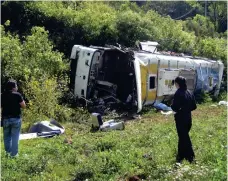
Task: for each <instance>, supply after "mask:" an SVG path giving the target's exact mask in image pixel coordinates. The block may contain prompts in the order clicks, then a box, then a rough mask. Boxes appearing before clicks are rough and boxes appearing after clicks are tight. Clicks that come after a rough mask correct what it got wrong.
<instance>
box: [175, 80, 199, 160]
mask: <svg viewBox="0 0 228 181" xmlns="http://www.w3.org/2000/svg"><path fill="white" fill-rule="evenodd" d="M175 86H176V88H177V89H178V90H177V91H176V93H175V95H174V99H173V103H172V105H171V108H172V110H173V111H174V112H176V114H175V115H174V117H175V122H176V129H177V134H178V138H179V141H178V154H177V158H176V159H177V160H176V161H177V162H178V163H180V162H181V161H182V160H183V159H186V160H188V161H189V162H190V163H191V162H193V160H194V158H195V154H194V151H193V148H192V143H191V140H190V137H189V134H188V133H189V131H190V129H191V126H192V115H191V111H193V110H195V109H196V103H195V98H194V95H193V94H191V93H190V92H189V91H188V90H187V85H186V80H185V78H184V77H181V76H179V77H177V78H176V79H175Z"/></svg>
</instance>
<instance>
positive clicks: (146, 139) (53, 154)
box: [1, 103, 227, 181]
mask: <svg viewBox="0 0 228 181" xmlns="http://www.w3.org/2000/svg"><path fill="white" fill-rule="evenodd" d="M210 105H211V103H210V104H205V105H201V106H199V107H198V109H197V110H196V111H194V112H193V126H192V130H191V132H190V136H191V138H192V142H193V146H194V150H195V154H196V159H197V163H196V164H193V165H189V164H188V163H187V162H184V164H183V165H182V166H181V167H177V168H176V167H175V154H176V150H177V135H176V130H175V125H174V120H173V117H172V116H168V117H165V116H164V115H161V114H160V113H155V112H153V111H151V112H148V113H146V114H143V115H142V119H141V120H131V121H129V122H126V128H125V130H123V131H112V132H96V133H91V132H89V130H90V127H89V126H88V125H86V124H79V123H76V122H71V123H70V122H68V123H65V124H64V126H65V127H66V133H65V134H64V135H61V136H59V137H55V138H50V139H42V138H40V139H34V140H22V141H21V144H20V157H18V158H17V159H7V158H6V157H5V155H4V152H3V146H2V148H1V151H2V155H1V160H2V161H1V165H2V180H7V181H9V180H53V181H54V180H55V181H57V180H61V181H62V180H75V181H79V180H86V179H88V180H99V181H102V180H104V181H105V180H115V181H116V180H119V181H120V180H126V179H129V178H130V177H133V176H137V177H139V178H141V179H144V180H161V181H162V180H191V181H198V180H200V181H204V180H205V181H210V180H226V178H227V175H226V173H227V172H226V171H227V170H226V152H227V142H226V141H227V140H226V136H227V135H226V131H227V130H226V107H211V106H210ZM18 165H20V166H18Z"/></svg>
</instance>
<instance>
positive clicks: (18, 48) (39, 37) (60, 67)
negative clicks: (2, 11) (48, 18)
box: [1, 26, 66, 82]
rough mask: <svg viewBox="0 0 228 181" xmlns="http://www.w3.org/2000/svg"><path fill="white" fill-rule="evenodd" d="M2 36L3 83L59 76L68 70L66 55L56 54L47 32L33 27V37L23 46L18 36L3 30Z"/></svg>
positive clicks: (25, 41)
mask: <svg viewBox="0 0 228 181" xmlns="http://www.w3.org/2000/svg"><path fill="white" fill-rule="evenodd" d="M1 34H2V38H1V40H2V42H1V43H2V46H1V52H2V54H1V58H2V62H1V63H2V67H1V70H2V73H1V74H2V80H3V82H5V81H6V80H7V79H8V78H14V79H16V80H18V81H25V80H30V78H31V77H34V78H39V77H40V76H42V75H49V76H57V75H60V74H61V72H62V71H64V70H65V68H66V65H65V63H64V62H63V60H62V58H63V54H62V53H59V52H57V51H53V50H52V49H53V45H52V44H51V42H50V41H49V40H48V32H47V31H45V30H44V28H41V27H33V28H32V29H31V35H28V36H26V37H24V41H23V43H21V42H20V40H19V37H18V36H17V35H12V34H10V33H9V32H5V30H4V27H3V26H1Z"/></svg>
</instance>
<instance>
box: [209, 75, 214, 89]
mask: <svg viewBox="0 0 228 181" xmlns="http://www.w3.org/2000/svg"><path fill="white" fill-rule="evenodd" d="M209 86H210V87H212V86H213V77H209Z"/></svg>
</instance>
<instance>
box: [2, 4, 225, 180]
mask: <svg viewBox="0 0 228 181" xmlns="http://www.w3.org/2000/svg"><path fill="white" fill-rule="evenodd" d="M203 7H204V4H203V2H190V1H186V2H162V1H157V2H154V1H148V2H140V1H137V2H131V1H121V2H112V1H107V2H97V1H96V2H89V1H84V2H81V1H64V2H61V1H49V2H47V1H37V2H34V1H30V2H29V1H4V2H1V91H3V90H4V89H5V84H6V82H7V81H8V80H9V79H10V78H13V79H15V80H16V81H17V83H18V87H19V92H21V93H22V95H23V97H24V98H25V101H26V104H27V108H26V109H25V110H24V111H23V129H22V132H26V131H28V128H29V127H30V125H32V124H33V123H35V122H37V121H42V120H49V119H50V118H53V119H55V120H57V121H58V122H60V123H62V124H64V126H65V127H66V134H65V135H62V136H59V137H55V138H52V139H36V140H28V141H21V144H20V154H21V155H20V156H19V157H18V158H17V159H8V158H6V157H5V154H4V151H3V145H2V147H1V151H2V154H1V160H2V163H1V171H2V179H3V180H7V181H8V180H26V181H27V180H85V179H89V180H125V179H128V178H129V177H132V176H138V177H140V178H143V179H146V180H181V181H182V180H205V181H208V180H225V179H226V151H227V143H226V110H225V108H224V107H210V104H213V103H212V102H211V98H210V97H209V95H208V94H205V93H204V92H202V97H201V100H198V103H203V104H201V105H199V109H198V110H197V111H195V112H194V123H193V129H192V132H191V136H192V138H193V145H194V148H195V152H196V155H197V160H198V164H196V165H188V164H187V163H185V164H184V165H183V167H181V168H179V169H178V170H176V169H175V168H174V166H173V164H174V162H175V157H174V155H175V153H176V146H177V145H176V144H177V136H176V132H175V127H174V124H173V118H172V117H164V116H162V115H160V113H155V111H153V110H151V111H150V112H149V113H142V117H143V119H141V120H135V121H133V120H132V121H129V122H127V123H126V130H124V131H113V132H108V133H103V132H97V133H90V132H89V129H90V128H89V126H88V125H86V124H85V120H88V119H89V115H88V112H87V110H86V109H84V108H82V107H79V106H78V104H77V102H75V98H74V97H73V96H72V92H71V90H70V89H69V75H70V53H71V49H72V47H73V45H75V44H78V45H85V46H90V45H96V46H105V45H107V44H108V45H110V44H111V45H116V44H117V43H119V44H121V45H122V46H125V47H134V48H135V46H136V43H137V42H138V41H157V42H158V43H159V44H160V46H159V50H161V51H171V52H179V53H180V52H181V53H184V54H185V55H192V56H203V57H207V58H210V59H215V60H221V61H222V62H223V63H224V65H225V69H224V76H223V86H222V87H223V90H221V94H220V95H219V97H218V98H214V97H213V100H214V101H218V100H219V99H222V100H225V99H226V98H227V90H226V89H227V23H226V21H227V3H226V2H217V1H216V2H208V4H207V6H206V13H205V12H204V8H203ZM192 9H193V10H192ZM191 10H192V11H191ZM189 11H190V13H188V14H187V15H186V16H184V17H181V16H182V15H183V13H187V12H189ZM204 13H205V15H204ZM178 17H179V18H178ZM208 101H210V103H206V102H208ZM149 109H152V108H149ZM1 139H2V135H1ZM66 139H67V140H70V139H72V144H67V143H66V142H67V141H66ZM64 140H65V141H64ZM70 142H71V141H70ZM18 165H19V166H18Z"/></svg>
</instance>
